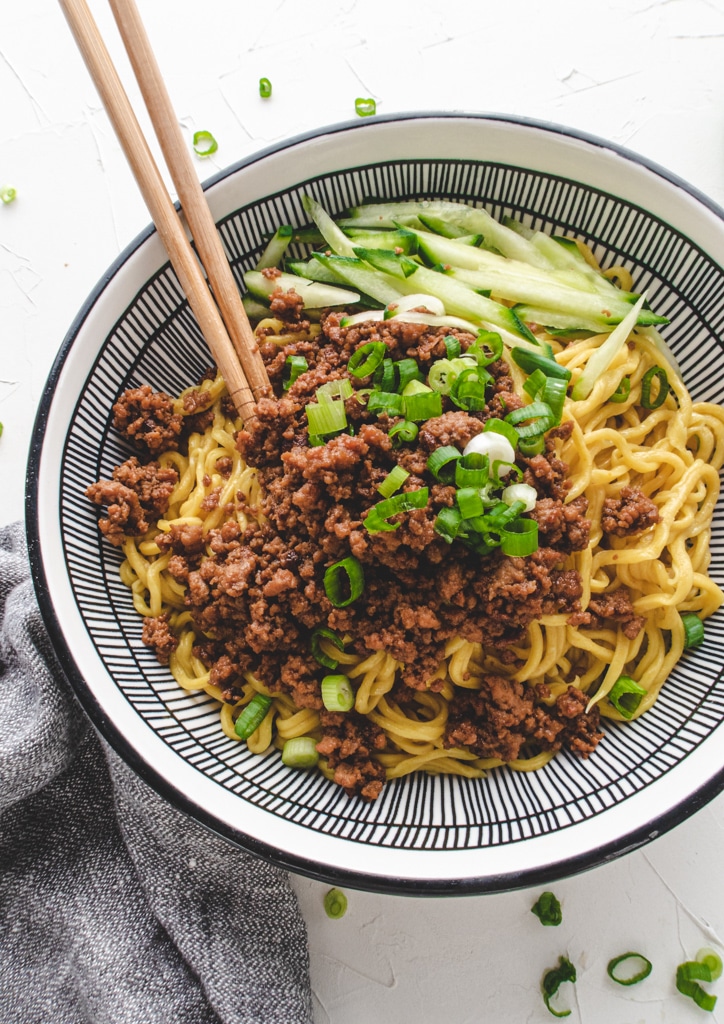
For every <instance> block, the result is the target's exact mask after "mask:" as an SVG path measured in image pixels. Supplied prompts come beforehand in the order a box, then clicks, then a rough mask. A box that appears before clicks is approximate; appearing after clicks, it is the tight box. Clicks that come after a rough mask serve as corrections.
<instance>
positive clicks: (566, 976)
mask: <svg viewBox="0 0 724 1024" xmlns="http://www.w3.org/2000/svg"><path fill="white" fill-rule="evenodd" d="M575 980H576V968H575V967H574V966H573V964H572V963H571V961H570V960H569V959H568V958H567V957H565V956H561V957H559V958H558V966H557V967H552V968H551V969H550V970H549V971H546V973H545V974H544V975H543V981H542V982H541V989H542V991H543V1002H544V1003H545V1004H546V1009H547V1010H548V1011H549V1012H550V1013H552V1014H553V1016H554V1017H569V1016H570V1013H571V1011H570V1010H556V1009H554V1008H553V1007H552V1006H551V1000H552V999H553V997H554V996H555V995H556V994H557V992H558V989H559V988H560V986H561V985H562V984H563V982H564V981H570V982H574V981H575Z"/></svg>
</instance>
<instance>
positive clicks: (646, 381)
mask: <svg viewBox="0 0 724 1024" xmlns="http://www.w3.org/2000/svg"><path fill="white" fill-rule="evenodd" d="M654 381H656V382H657V384H658V389H657V391H656V394H655V395H652V394H651V385H652V384H653V383H654ZM670 390H671V385H670V384H669V378H668V376H667V374H666V370H665V369H664V368H663V366H652V367H651V369H650V370H647V371H646V373H645V374H644V375H643V377H642V378H641V405H642V406H643V407H644V409H658V408H659V406H660V405H663V404H664V402H665V401H666V396H667V395H668V393H669V391H670Z"/></svg>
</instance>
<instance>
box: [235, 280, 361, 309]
mask: <svg viewBox="0 0 724 1024" xmlns="http://www.w3.org/2000/svg"><path fill="white" fill-rule="evenodd" d="M244 284H245V285H246V287H247V289H248V290H249V292H250V293H251V294H252V295H253V296H255V297H256V298H257V299H262V300H263V299H268V298H269V297H270V296H271V294H272V293H273V292H275V291H276V289H277V288H281V289H282V290H283V291H290V290H291V289H294V291H295V292H296V293H297V294H298V295H300V296H301V297H302V300H303V303H304V309H322V308H324V307H326V306H353V305H354V304H355V303H356V302H359V298H360V297H359V294H358V293H357V292H353V291H349V290H348V289H346V288H339V287H338V286H336V285H332V284H326V283H324V282H322V281H310V280H308V279H306V278H303V277H297V276H295V275H294V274H279V275H277V276H276V277H272V278H269V277H266V276H265V275H264V274H262V273H261V271H260V270H247V272H246V273H245V274H244Z"/></svg>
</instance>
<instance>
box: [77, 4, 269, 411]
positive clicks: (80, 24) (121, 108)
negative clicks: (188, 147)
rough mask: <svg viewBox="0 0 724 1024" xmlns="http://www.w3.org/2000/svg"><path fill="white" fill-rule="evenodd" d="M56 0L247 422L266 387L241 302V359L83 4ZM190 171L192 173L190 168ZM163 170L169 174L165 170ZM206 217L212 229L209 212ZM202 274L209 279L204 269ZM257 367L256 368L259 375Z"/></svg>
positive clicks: (115, 72) (223, 373) (209, 344)
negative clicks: (250, 369)
mask: <svg viewBox="0 0 724 1024" xmlns="http://www.w3.org/2000/svg"><path fill="white" fill-rule="evenodd" d="M59 2H60V5H61V8H62V9H63V13H64V14H65V17H66V19H67V21H68V24H69V26H70V29H71V32H72V33H73V36H74V38H75V41H76V44H77V46H78V49H79V50H80V52H81V55H82V57H83V59H84V61H85V64H86V67H87V68H88V71H89V73H90V75H91V78H92V79H93V82H94V84H95V86H96V89H97V90H98V93H99V95H100V98H101V101H102V103H103V106H104V107H105V110H106V113H107V114H108V117H109V120H110V121H111V124H112V126H113V128H114V130H115V132H116V135H117V137H118V140H119V142H120V144H121V148H122V149H123V152H124V154H125V156H126V159H127V161H128V163H129V166H130V168H131V171H132V173H133V176H134V178H135V179H136V183H137V185H138V187H139V190H140V192H141V194H142V196H143V198H144V200H145V202H146V205H147V207H148V210H149V213H150V214H151V219H152V220H153V222H154V224H155V226H156V229H157V231H158V234H159V237H160V238H161V241H162V242H163V245H164V247H165V249H166V252H167V254H168V257H169V260H170V262H171V266H172V267H173V269H174V271H175V273H176V275H177V277H178V279H179V283H180V285H181V287H182V289H183V291H184V293H185V295H186V297H187V299H188V302H189V306H190V307H191V310H192V312H193V313H194V316H195V317H196V319H197V321H198V324H199V327H200V329H201V331H202V333H203V335H204V338H205V339H206V342H207V344H208V346H209V349H210V350H211V354H212V356H213V358H214V360H215V361H216V365H217V366H218V369H219V371H220V372H221V374H222V376H223V378H224V380H225V382H226V386H227V388H228V391H229V395H230V396H231V399H232V401H233V402H234V405H235V407H236V409H237V411H238V412H239V415H240V416H241V417H242V419H243V420H244V421H248V420H250V419H252V418H253V417H254V416H255V415H256V401H255V399H256V398H257V397H260V396H261V395H262V394H266V393H269V391H270V387H269V381H268V378H267V376H266V369H265V368H264V365H263V363H262V360H261V355H260V354H259V351H258V346H257V345H256V342H255V340H254V337H253V333H252V332H251V327H250V325H249V323H248V320H247V317H246V312H245V310H244V307H243V305H242V303H241V298H240V297H239V302H238V308H239V309H241V321H240V322H241V323H242V325H245V326H246V331H247V336H242V335H240V337H243V344H244V345H245V346H246V345H247V344H248V346H249V347H248V349H247V348H246V347H245V348H244V351H243V356H242V354H241V353H240V352H239V351H238V349H237V348H236V347H235V345H234V343H233V342H232V339H231V336H230V332H229V330H228V325H227V324H225V322H224V319H223V317H222V314H221V312H220V310H219V306H217V303H216V301H215V298H214V296H213V295H212V293H211V291H210V290H209V285H208V284H207V281H206V278H205V277H204V273H203V270H202V267H201V264H200V262H199V258H197V256H196V254H195V253H194V250H193V248H192V246H191V243H190V242H189V239H188V237H187V235H186V231H185V229H184V226H183V224H182V222H181V219H180V217H179V214H178V212H177V210H176V207H175V206H174V203H173V201H172V199H171V197H170V195H169V194H168V191H167V189H166V186H165V184H164V181H163V178H162V177H161V174H160V172H159V169H158V167H157V165H156V162H155V160H154V158H153V154H152V153H151V150H150V148H149V146H148V142H147V141H146V138H145V136H144V134H143V131H142V129H141V126H140V124H139V123H138V120H137V118H136V116H135V113H134V111H133V108H132V106H131V103H130V100H129V99H128V96H127V94H126V92H125V90H124V88H123V85H122V83H121V80H120V77H119V75H118V72H117V71H116V68H115V67H114V65H113V61H112V59H111V56H110V54H109V52H108V50H107V48H106V46H105V43H104V42H103V39H102V37H101V34H100V31H99V30H98V26H97V25H96V23H95V21H94V19H93V16H92V14H91V12H90V9H89V8H88V5H87V3H86V0H59ZM139 84H140V83H139ZM159 141H160V140H159ZM189 161H190V158H189ZM191 169H192V170H193V167H192V168H191ZM169 172H171V168H170V167H169ZM174 183H175V182H174ZM177 187H178V186H177ZM198 191H199V194H200V195H201V200H202V203H203V205H204V206H206V200H205V197H204V196H203V192H202V190H201V188H200V186H199V188H198ZM195 208H198V206H197V207H195ZM207 210H208V207H207ZM208 219H209V220H210V221H211V224H212V225H213V218H212V216H211V213H210V212H209V213H208ZM213 227H214V234H216V235H217V238H218V233H217V232H216V226H215V225H213ZM197 245H198V242H197ZM218 249H220V250H221V252H222V253H223V248H222V247H221V240H220V239H218ZM199 252H200V247H199ZM217 256H218V253H217ZM223 262H224V263H225V264H226V267H227V271H228V275H229V277H230V278H231V281H232V284H233V287H234V291H236V285H235V284H234V282H233V276H232V275H231V270H230V268H229V266H228V261H227V260H226V257H225V256H224V258H223ZM206 271H207V274H209V279H211V275H210V273H209V269H208V267H207V268H206ZM237 295H238V292H237ZM242 329H243V327H242ZM249 338H250V339H251V341H250V342H249V341H248V339H249ZM240 360H243V362H240ZM249 366H251V367H253V369H252V379H253V380H254V381H255V382H256V390H257V394H256V395H255V393H254V385H253V384H252V383H251V381H250V379H249V370H248V368H249ZM259 367H261V371H260V369H259ZM262 373H263V376H262Z"/></svg>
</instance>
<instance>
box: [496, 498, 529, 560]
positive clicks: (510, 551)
mask: <svg viewBox="0 0 724 1024" xmlns="http://www.w3.org/2000/svg"><path fill="white" fill-rule="evenodd" d="M512 507H513V506H512V505H511V508H512ZM500 550H501V551H502V552H503V554H504V555H508V556H509V557H510V558H525V556H526V555H532V554H533V552H534V551H537V550H538V523H537V522H536V521H535V519H514V520H513V522H512V523H508V524H507V525H506V526H504V527H503V529H502V530H501V539H500Z"/></svg>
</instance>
